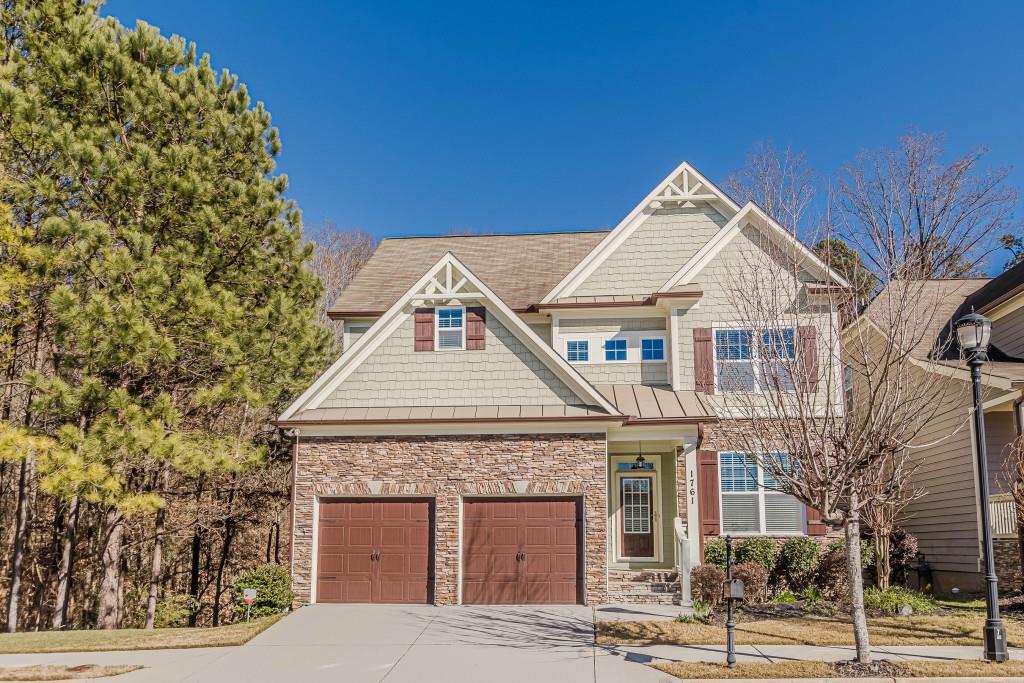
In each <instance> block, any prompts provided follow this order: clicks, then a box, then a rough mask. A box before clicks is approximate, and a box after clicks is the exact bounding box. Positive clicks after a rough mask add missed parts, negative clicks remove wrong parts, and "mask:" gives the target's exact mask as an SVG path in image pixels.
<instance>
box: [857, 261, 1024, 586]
mask: <svg viewBox="0 0 1024 683" xmlns="http://www.w3.org/2000/svg"><path fill="white" fill-rule="evenodd" d="M920 284H921V285H922V286H921V288H920V293H919V295H918V299H917V303H918V307H919V308H920V310H922V311H928V313H927V314H925V315H922V316H921V319H922V320H927V326H928V327H929V329H928V330H927V332H926V334H924V335H923V341H922V343H921V344H919V345H918V348H917V349H916V352H915V353H914V357H915V359H916V360H915V364H917V365H918V366H919V367H920V368H921V369H922V371H924V372H929V373H934V376H935V377H936V381H942V382H950V383H951V384H952V387H951V390H950V391H949V392H948V393H949V396H950V397H951V398H950V400H949V401H948V403H947V404H944V405H943V406H942V408H941V410H939V411H938V412H937V413H936V414H935V415H934V416H931V419H930V420H929V424H928V428H927V429H926V430H925V431H924V433H922V434H921V435H920V436H919V437H918V438H917V439H916V440H915V442H916V443H918V444H924V447H921V448H915V450H914V458H915V461H916V466H917V469H916V471H915V476H914V477H913V481H912V483H913V486H914V487H915V488H917V489H919V490H920V491H923V492H924V495H923V496H922V497H920V498H919V499H917V500H915V501H913V502H912V503H911V504H910V505H909V506H908V508H907V509H906V510H905V511H904V513H903V515H902V519H901V520H900V525H901V526H903V527H904V528H905V529H906V530H907V531H909V532H911V533H913V534H914V535H915V536H917V538H918V541H919V544H920V548H919V550H920V552H921V553H923V555H924V558H923V559H924V560H925V562H926V563H927V565H928V567H929V568H930V569H931V571H932V580H933V585H934V587H935V589H936V590H940V591H948V590H950V589H952V588H954V587H959V588H961V589H964V590H977V589H980V588H981V587H982V586H983V568H984V567H983V563H982V548H981V538H982V537H981V516H980V505H982V504H988V505H989V509H990V510H991V511H992V513H993V515H992V517H993V519H992V526H993V531H994V532H995V557H996V564H997V567H998V574H999V578H1000V582H1001V583H1000V587H1004V588H1009V587H1019V579H1018V578H1017V575H1018V574H1019V572H1020V569H1021V552H1022V548H1021V543H1020V540H1019V536H1018V534H1019V530H1018V525H1017V522H1016V519H1015V514H1014V505H1013V501H1012V498H1011V496H1010V495H1009V494H1010V486H1011V484H1012V483H1013V481H1014V475H1013V474H1012V473H1011V472H1010V466H1009V464H1010V453H1011V450H1010V449H1011V444H1012V443H1013V442H1014V441H1015V440H1016V439H1018V438H1019V437H1020V434H1021V418H1022V412H1021V410H1022V409H1021V402H1022V400H1024V264H1020V265H1017V266H1015V267H1013V268H1011V269H1010V270H1007V271H1006V272H1005V273H1003V274H1002V275H1000V276H999V277H996V278H994V279H987V278H973V279H957V280H953V279H951V280H930V281H926V282H922V283H920ZM879 298H884V292H883V294H882V295H880V297H879ZM971 310H974V311H976V312H978V313H981V314H982V315H985V316H986V317H988V318H990V319H991V320H992V342H991V344H992V345H991V348H990V349H989V359H990V360H989V362H987V363H986V364H985V365H984V366H983V367H982V373H983V374H982V386H983V400H984V412H985V442H986V452H987V454H988V461H987V463H988V473H989V477H988V479H989V489H990V494H991V497H990V500H989V501H979V499H978V468H977V462H976V458H977V456H976V449H975V445H974V444H975V437H974V425H973V422H972V421H971V417H972V415H973V412H972V411H973V408H972V406H973V401H972V398H971V394H970V390H969V389H970V387H969V382H970V373H969V370H968V369H967V366H966V364H965V363H963V362H962V361H961V360H960V355H961V354H960V350H959V348H958V346H957V345H956V335H955V334H953V332H952V325H953V323H954V321H956V319H957V318H959V317H960V316H962V315H964V314H966V313H968V312H970V311H971ZM867 315H868V317H870V315H871V308H870V307H869V308H868V311H867Z"/></svg>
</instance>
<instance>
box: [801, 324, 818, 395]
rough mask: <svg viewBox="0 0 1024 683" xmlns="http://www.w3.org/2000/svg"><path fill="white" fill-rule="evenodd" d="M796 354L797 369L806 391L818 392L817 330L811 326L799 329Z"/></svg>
mask: <svg viewBox="0 0 1024 683" xmlns="http://www.w3.org/2000/svg"><path fill="white" fill-rule="evenodd" d="M799 334H800V343H799V345H798V349H797V353H799V354H800V357H799V359H798V361H799V366H798V367H799V368H800V372H801V374H802V377H801V381H802V382H803V386H804V389H805V390H806V391H817V390H818V330H817V329H816V328H814V327H813V326H806V327H803V326H802V327H800V333H799Z"/></svg>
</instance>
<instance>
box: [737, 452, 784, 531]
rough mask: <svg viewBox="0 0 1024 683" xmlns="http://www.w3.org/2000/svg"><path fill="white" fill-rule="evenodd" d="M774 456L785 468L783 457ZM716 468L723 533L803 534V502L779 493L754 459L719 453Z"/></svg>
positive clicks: (773, 481)
mask: <svg viewBox="0 0 1024 683" xmlns="http://www.w3.org/2000/svg"><path fill="white" fill-rule="evenodd" d="M766 457H767V456H766ZM773 457H775V458H777V459H778V460H779V461H780V462H781V464H782V465H783V469H786V465H787V464H788V461H789V457H788V456H787V455H786V454H784V453H777V454H775V455H774V456H773ZM718 466H719V482H720V489H721V494H722V496H721V498H722V533H723V534H771V535H785V534H802V533H804V505H803V503H801V502H800V501H799V500H797V499H796V498H794V497H793V496H791V495H789V494H786V493H783V492H782V491H780V490H779V482H778V481H776V480H775V479H774V478H773V477H772V476H771V475H770V474H768V473H767V472H765V471H764V468H762V467H761V466H760V464H758V462H757V460H756V459H755V458H752V457H750V456H748V455H747V454H745V453H734V452H731V451H723V452H721V453H719V454H718ZM786 471H789V470H788V469H786Z"/></svg>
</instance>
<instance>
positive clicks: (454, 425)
mask: <svg viewBox="0 0 1024 683" xmlns="http://www.w3.org/2000/svg"><path fill="white" fill-rule="evenodd" d="M608 426H609V423H607V422H580V421H573V419H572V418H566V419H565V421H561V420H559V421H557V422H554V421H552V422H528V421H527V422H516V423H510V422H494V423H486V422H448V423H444V424H431V423H429V422H410V423H402V424H374V425H344V424H339V425H307V426H303V427H301V428H300V429H301V431H302V436H303V437H310V436H435V435H438V436H442V435H447V434H601V435H605V436H606V435H607V433H608Z"/></svg>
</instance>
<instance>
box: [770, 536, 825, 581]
mask: <svg viewBox="0 0 1024 683" xmlns="http://www.w3.org/2000/svg"><path fill="white" fill-rule="evenodd" d="M820 555H821V546H820V545H818V543H817V542H816V541H814V540H812V539H810V538H807V537H806V536H794V537H793V538H787V539H786V540H785V541H784V542H783V544H782V547H781V548H779V561H778V567H777V571H778V573H779V574H780V575H781V576H782V578H783V579H784V580H785V582H786V585H788V586H789V587H790V588H792V589H793V590H795V591H802V590H804V589H805V588H807V587H808V586H809V585H810V584H811V583H812V582H813V581H814V573H815V571H817V569H818V558H819V556H820Z"/></svg>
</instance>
